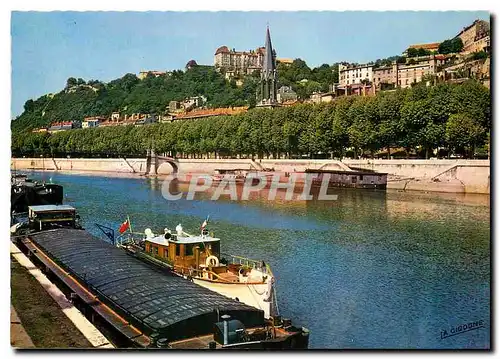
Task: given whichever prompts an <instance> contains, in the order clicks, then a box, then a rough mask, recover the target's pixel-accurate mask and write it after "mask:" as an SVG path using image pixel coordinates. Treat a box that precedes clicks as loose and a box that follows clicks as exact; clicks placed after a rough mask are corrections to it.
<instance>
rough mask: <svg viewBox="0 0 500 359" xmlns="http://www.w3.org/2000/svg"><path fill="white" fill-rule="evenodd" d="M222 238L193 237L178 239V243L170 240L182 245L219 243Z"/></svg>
mask: <svg viewBox="0 0 500 359" xmlns="http://www.w3.org/2000/svg"><path fill="white" fill-rule="evenodd" d="M219 241H220V238H215V237H210V236H193V237H177V240H176V241H173V240H170V242H172V243H181V244H194V243H207V242H219Z"/></svg>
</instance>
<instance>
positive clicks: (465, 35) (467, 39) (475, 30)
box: [456, 20, 490, 53]
mask: <svg viewBox="0 0 500 359" xmlns="http://www.w3.org/2000/svg"><path fill="white" fill-rule="evenodd" d="M489 35H490V23H489V22H488V21H484V20H476V21H474V22H473V23H472V24H471V25H469V26H467V27H464V28H463V29H462V31H460V33H459V34H458V35H457V36H456V37H459V38H461V39H462V42H463V44H464V48H463V52H465V53H470V52H474V50H475V49H477V47H478V46H480V45H478V44H477V43H478V42H479V41H480V40H481V39H484V38H486V37H488V40H487V41H488V47H489Z"/></svg>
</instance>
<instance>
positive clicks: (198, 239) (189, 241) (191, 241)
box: [145, 234, 220, 246]
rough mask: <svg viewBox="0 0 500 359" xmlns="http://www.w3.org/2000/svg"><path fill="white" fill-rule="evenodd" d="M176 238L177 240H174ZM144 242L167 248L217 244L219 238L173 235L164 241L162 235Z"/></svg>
mask: <svg viewBox="0 0 500 359" xmlns="http://www.w3.org/2000/svg"><path fill="white" fill-rule="evenodd" d="M176 237H177V239H175V238H176ZM145 241H147V242H150V243H155V244H161V245H163V246H168V244H169V243H178V244H197V243H208V242H219V241H220V238H215V237H210V236H192V237H179V236H176V235H175V234H174V235H173V236H172V237H171V238H170V239H168V240H167V239H165V236H164V235H160V236H156V237H153V238H146V239H145Z"/></svg>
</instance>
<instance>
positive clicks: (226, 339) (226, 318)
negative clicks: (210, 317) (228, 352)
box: [221, 314, 231, 345]
mask: <svg viewBox="0 0 500 359" xmlns="http://www.w3.org/2000/svg"><path fill="white" fill-rule="evenodd" d="M221 318H222V320H223V321H224V345H228V344H229V325H228V324H229V319H231V317H230V316H229V315H227V314H224V315H223V316H222V317H221Z"/></svg>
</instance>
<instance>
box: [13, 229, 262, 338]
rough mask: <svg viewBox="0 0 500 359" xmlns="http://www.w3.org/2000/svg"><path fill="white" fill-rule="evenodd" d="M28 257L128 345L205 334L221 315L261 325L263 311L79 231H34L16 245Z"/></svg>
mask: <svg viewBox="0 0 500 359" xmlns="http://www.w3.org/2000/svg"><path fill="white" fill-rule="evenodd" d="M20 242H21V243H20V244H21V246H22V247H23V249H24V250H25V251H26V252H27V253H28V255H29V256H30V258H31V259H32V260H33V259H36V261H37V262H38V264H41V265H42V268H44V269H45V271H46V272H47V273H50V274H52V275H53V276H55V277H56V278H57V279H58V280H59V281H60V282H62V283H63V284H64V286H65V287H66V288H68V289H69V291H70V297H71V298H72V299H74V300H79V301H81V302H83V303H84V304H85V305H86V307H87V308H89V307H90V308H91V309H92V315H94V313H95V314H97V315H98V316H99V317H100V318H102V319H103V320H104V321H106V322H107V323H108V324H109V325H111V327H113V328H114V329H115V330H116V331H118V332H120V333H121V334H122V335H123V336H125V337H126V338H127V339H128V342H129V343H130V344H131V345H132V346H136V347H150V346H151V345H152V344H154V343H152V341H154V339H152V338H157V339H160V338H167V339H168V341H176V340H182V339H185V338H189V337H201V336H204V335H208V334H210V333H211V332H212V330H213V323H215V322H217V321H218V320H219V318H220V316H222V315H224V314H228V315H230V316H231V317H232V318H234V319H237V320H239V321H241V322H242V323H243V324H244V325H245V326H246V327H249V328H251V327H257V326H262V325H264V314H263V311H261V310H258V309H256V308H253V307H251V306H248V305H246V304H243V303H241V302H238V301H236V300H233V299H230V298H228V297H225V296H223V295H220V294H218V293H215V292H213V291H210V290H208V289H206V288H203V287H200V286H198V285H196V284H194V283H192V282H190V281H188V280H185V279H183V278H180V277H178V276H175V275H171V274H168V273H165V272H164V271H162V270H160V269H155V268H153V267H151V266H149V265H147V264H145V263H143V262H141V261H139V260H137V259H136V258H134V257H132V256H130V255H128V254H127V253H125V252H124V251H123V250H121V249H118V248H116V247H114V246H112V245H111V244H109V243H106V242H103V241H101V240H100V239H98V238H96V237H94V236H92V235H91V234H90V233H88V232H86V231H84V230H79V229H54V230H47V231H42V232H39V233H33V234H30V235H29V236H27V237H26V238H24V239H22V240H21V241H20Z"/></svg>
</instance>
